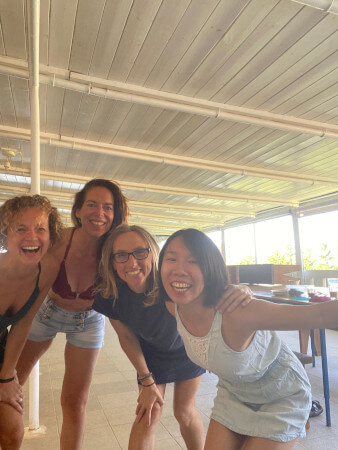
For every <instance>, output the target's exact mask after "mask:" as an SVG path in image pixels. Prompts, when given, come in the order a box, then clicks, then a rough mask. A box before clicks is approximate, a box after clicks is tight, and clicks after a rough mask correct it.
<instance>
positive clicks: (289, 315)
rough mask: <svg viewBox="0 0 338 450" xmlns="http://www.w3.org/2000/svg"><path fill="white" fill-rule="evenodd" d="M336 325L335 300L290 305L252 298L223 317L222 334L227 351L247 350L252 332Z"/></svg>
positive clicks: (337, 315) (336, 310)
mask: <svg viewBox="0 0 338 450" xmlns="http://www.w3.org/2000/svg"><path fill="white" fill-rule="evenodd" d="M337 326H338V301H330V302H325V303H318V304H316V305H309V304H306V305H299V306H298V305H297V306H293V305H278V304H275V303H271V302H266V301H263V300H255V299H254V300H253V301H252V302H251V303H250V304H249V305H248V306H247V307H246V308H244V309H242V310H241V311H239V310H236V311H234V312H233V313H232V314H231V316H230V315H229V314H224V315H223V326H222V334H223V338H224V340H225V342H226V343H227V344H228V345H229V346H230V347H231V348H233V349H234V350H237V351H241V350H243V349H245V348H246V347H247V345H248V344H249V342H250V340H251V337H252V335H253V334H254V332H255V331H256V330H300V329H309V328H328V327H330V328H336V327H337Z"/></svg>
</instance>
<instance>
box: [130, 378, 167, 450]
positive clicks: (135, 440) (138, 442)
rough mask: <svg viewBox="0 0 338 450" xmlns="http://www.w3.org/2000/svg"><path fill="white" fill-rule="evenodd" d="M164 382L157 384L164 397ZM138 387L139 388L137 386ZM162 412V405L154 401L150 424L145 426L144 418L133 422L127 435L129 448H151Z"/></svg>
mask: <svg viewBox="0 0 338 450" xmlns="http://www.w3.org/2000/svg"><path fill="white" fill-rule="evenodd" d="M165 386H166V385H165V384H159V385H157V388H158V390H159V391H160V393H161V394H162V397H163V398H164V393H165ZM139 389H140V388H139ZM161 414H162V406H160V405H159V404H158V403H155V405H154V406H153V409H152V413H151V425H150V427H148V426H147V424H146V421H145V420H144V418H142V419H141V421H140V422H138V423H136V422H134V424H133V427H132V429H131V432H130V436H129V445H128V449H129V450H152V449H153V448H154V443H155V432H156V427H157V424H158V422H159V421H160V418H161Z"/></svg>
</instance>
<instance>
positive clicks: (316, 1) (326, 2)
mask: <svg viewBox="0 0 338 450" xmlns="http://www.w3.org/2000/svg"><path fill="white" fill-rule="evenodd" d="M292 1H293V2H295V3H300V4H301V5H305V6H311V7H312V8H316V9H321V10H322V11H325V12H327V13H331V14H338V1H337V0H292Z"/></svg>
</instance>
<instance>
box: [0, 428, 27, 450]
mask: <svg viewBox="0 0 338 450" xmlns="http://www.w3.org/2000/svg"><path fill="white" fill-rule="evenodd" d="M23 434H24V432H23V426H18V425H17V424H15V423H8V424H7V426H6V427H0V448H2V449H4V450H5V449H13V450H14V449H19V448H20V446H21V442H22V440H23Z"/></svg>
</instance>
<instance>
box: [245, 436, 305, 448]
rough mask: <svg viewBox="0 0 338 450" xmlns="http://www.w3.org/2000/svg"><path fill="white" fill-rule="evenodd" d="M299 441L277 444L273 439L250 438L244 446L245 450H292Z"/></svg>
mask: <svg viewBox="0 0 338 450" xmlns="http://www.w3.org/2000/svg"><path fill="white" fill-rule="evenodd" d="M296 441H297V439H293V440H292V441H290V442H276V441H272V440H271V439H264V438H258V437H250V438H248V439H247V441H246V442H245V444H244V446H243V450H244V449H245V450H290V449H292V448H293V447H294V445H295V444H296Z"/></svg>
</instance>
